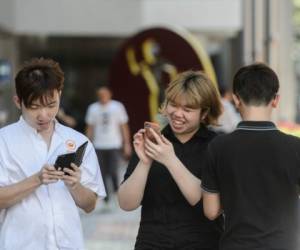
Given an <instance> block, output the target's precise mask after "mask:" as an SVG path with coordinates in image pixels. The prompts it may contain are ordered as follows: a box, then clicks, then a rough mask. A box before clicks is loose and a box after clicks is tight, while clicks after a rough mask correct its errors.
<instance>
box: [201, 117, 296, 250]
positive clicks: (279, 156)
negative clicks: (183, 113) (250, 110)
mask: <svg viewBox="0 0 300 250" xmlns="http://www.w3.org/2000/svg"><path fill="white" fill-rule="evenodd" d="M207 152H208V157H207V162H206V166H205V168H204V171H203V179H202V188H203V189H204V190H206V191H208V192H213V193H214V192H216V193H220V198H221V204H222V207H223V209H224V213H225V232H224V234H223V236H222V238H221V241H220V249H221V250H254V249H255V250H258V249H259V250H271V249H272V250H275V249H277V250H296V249H297V250H298V249H300V245H298V246H297V238H298V237H299V236H300V235H299V233H298V232H299V231H298V225H299V216H298V212H299V206H298V205H299V199H298V190H297V185H298V184H299V181H300V139H298V138H296V137H293V136H290V135H286V134H284V133H282V132H280V131H279V130H278V129H277V128H276V126H275V125H274V124H273V123H272V122H267V121H266V122H263V121H262V122H254V121H243V122H241V123H239V125H238V127H237V129H236V130H235V131H234V132H233V133H231V134H229V135H224V136H219V137H217V138H216V139H215V140H213V141H212V142H211V144H210V145H209V147H208V151H207Z"/></svg>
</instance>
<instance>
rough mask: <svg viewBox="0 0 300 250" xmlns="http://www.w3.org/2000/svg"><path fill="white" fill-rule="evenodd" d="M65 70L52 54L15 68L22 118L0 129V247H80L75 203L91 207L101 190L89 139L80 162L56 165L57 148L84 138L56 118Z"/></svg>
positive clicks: (74, 144) (67, 148) (68, 149)
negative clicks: (79, 163)
mask: <svg viewBox="0 0 300 250" xmlns="http://www.w3.org/2000/svg"><path fill="white" fill-rule="evenodd" d="M63 82H64V74H63V72H62V70H61V68H60V67H59V65H58V63H56V62H55V61H53V60H50V59H43V58H41V59H36V58H35V59H32V60H31V61H30V62H28V63H27V64H25V66H24V67H23V68H22V69H21V70H20V71H19V72H18V74H17V76H16V79H15V83H16V85H15V86H16V94H17V95H16V96H15V97H14V100H15V103H16V105H17V107H18V108H19V109H20V110H21V113H22V115H21V117H20V120H19V121H18V122H16V123H13V124H11V125H8V126H6V127H4V128H2V129H1V130H0V211H1V216H0V218H1V219H0V248H1V249H5V250H16V249H22V250H32V249H39V250H46V249H51V250H52V249H53V250H58V249H70V250H72V249H73V250H75V249H76V250H83V249H84V244H83V235H82V230H81V223H80V218H79V213H78V210H77V207H79V208H81V209H83V210H84V211H85V212H91V211H92V210H93V209H94V207H95V203H96V199H97V197H98V196H99V197H104V196H105V190H104V186H103V183H102V179H101V173H100V171H99V166H98V161H97V157H96V153H95V150H94V148H93V146H92V144H91V143H90V142H89V143H88V146H87V149H86V153H85V155H84V158H83V162H82V164H81V166H76V165H75V164H71V166H69V167H70V168H64V169H63V171H59V170H57V169H56V168H55V167H54V162H55V159H56V157H57V156H58V155H59V154H65V153H67V152H73V151H75V150H76V148H77V147H78V146H79V145H80V144H82V143H83V142H85V141H87V138H86V137H85V136H84V135H82V134H80V133H78V132H76V131H75V130H73V129H71V128H68V127H65V126H63V125H61V124H59V123H58V122H57V121H56V120H55V116H56V114H57V112H58V109H59V104H60V97H61V92H62V89H63Z"/></svg>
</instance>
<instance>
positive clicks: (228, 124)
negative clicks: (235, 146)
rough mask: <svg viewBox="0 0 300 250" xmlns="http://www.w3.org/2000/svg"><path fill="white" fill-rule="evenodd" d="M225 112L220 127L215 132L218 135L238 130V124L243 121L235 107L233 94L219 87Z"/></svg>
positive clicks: (216, 127)
mask: <svg viewBox="0 0 300 250" xmlns="http://www.w3.org/2000/svg"><path fill="white" fill-rule="evenodd" d="M219 90H220V94H221V102H222V106H223V112H222V114H221V116H220V117H219V120H218V126H215V127H214V130H215V131H216V132H218V133H223V134H228V133H230V132H232V131H233V130H235V129H236V126H237V124H238V123H239V122H240V121H241V116H240V114H239V113H238V112H237V110H236V109H235V107H234V105H233V103H232V102H233V99H232V93H231V91H230V90H229V89H228V88H227V87H224V86H221V87H219Z"/></svg>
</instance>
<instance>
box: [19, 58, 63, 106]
mask: <svg viewBox="0 0 300 250" xmlns="http://www.w3.org/2000/svg"><path fill="white" fill-rule="evenodd" d="M15 83H16V85H15V86H16V93H17V96H18V97H19V99H20V102H22V103H24V105H25V107H28V106H30V105H31V104H32V102H33V101H34V100H37V99H40V101H41V103H42V104H45V101H46V100H47V98H46V97H47V96H49V95H50V96H52V95H53V91H54V90H57V91H61V90H62V89H63V85H64V73H63V71H62V70H61V68H60V66H59V64H58V63H57V62H55V61H53V60H52V59H44V58H33V59H31V60H30V61H28V62H26V63H25V64H24V66H23V67H22V69H21V70H20V71H19V72H18V74H17V76H16V78H15Z"/></svg>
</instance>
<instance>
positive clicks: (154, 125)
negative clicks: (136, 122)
mask: <svg viewBox="0 0 300 250" xmlns="http://www.w3.org/2000/svg"><path fill="white" fill-rule="evenodd" d="M149 128H152V129H153V130H154V131H155V132H156V133H157V134H158V135H159V136H161V133H160V126H159V124H158V123H155V122H144V129H145V136H146V137H147V138H148V139H150V140H151V141H152V142H154V143H156V140H155V138H154V136H153V135H152V133H151V132H150V130H149Z"/></svg>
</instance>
